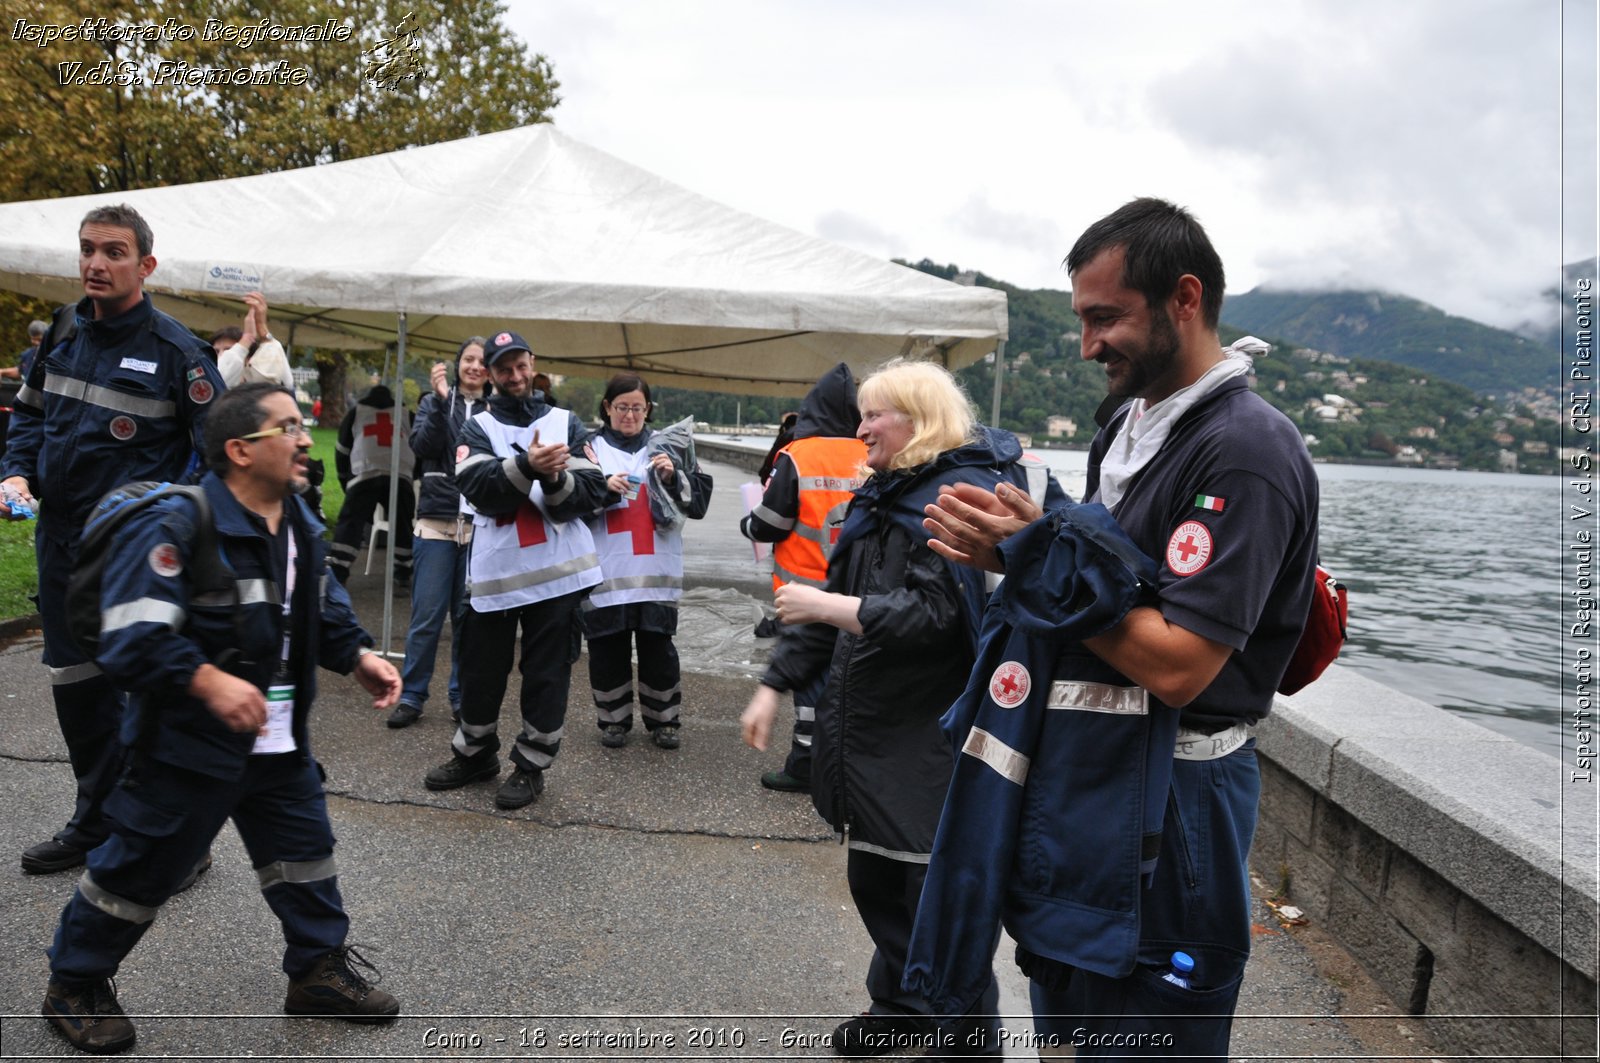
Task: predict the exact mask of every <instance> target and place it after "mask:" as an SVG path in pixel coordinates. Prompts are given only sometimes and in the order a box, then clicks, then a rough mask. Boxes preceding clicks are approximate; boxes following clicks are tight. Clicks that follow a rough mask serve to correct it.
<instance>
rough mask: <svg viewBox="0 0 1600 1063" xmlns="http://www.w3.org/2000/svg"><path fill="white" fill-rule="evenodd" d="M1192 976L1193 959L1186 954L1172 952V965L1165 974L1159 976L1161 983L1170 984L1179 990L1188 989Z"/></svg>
mask: <svg viewBox="0 0 1600 1063" xmlns="http://www.w3.org/2000/svg"><path fill="white" fill-rule="evenodd" d="M1192 974H1194V957H1193V956H1191V955H1189V954H1188V953H1187V952H1174V953H1173V954H1172V964H1171V966H1170V967H1169V968H1168V969H1167V971H1166V973H1165V974H1163V975H1162V976H1161V980H1162V981H1163V982H1171V983H1172V984H1173V985H1175V986H1178V987H1179V988H1181V989H1188V988H1189V977H1190V975H1192Z"/></svg>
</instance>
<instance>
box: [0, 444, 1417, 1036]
mask: <svg viewBox="0 0 1600 1063" xmlns="http://www.w3.org/2000/svg"><path fill="white" fill-rule="evenodd" d="M711 470H712V472H713V474H714V475H715V476H716V479H717V496H716V500H715V502H714V504H713V507H712V510H711V513H710V515H709V517H708V519H707V520H706V521H703V522H701V523H699V524H694V525H691V526H690V532H689V535H688V539H687V543H688V561H687V568H688V571H689V575H690V581H691V586H692V587H693V588H694V591H693V593H692V594H691V595H690V596H689V599H688V604H686V606H685V608H684V629H685V630H684V637H683V639H681V640H680V645H681V646H683V647H684V653H683V657H684V663H685V668H686V671H687V674H686V675H685V677H684V688H685V694H684V719H685V726H684V738H683V747H682V749H680V750H678V751H677V752H673V753H667V752H663V751H661V750H658V749H656V748H654V747H653V746H651V745H649V744H648V743H647V742H643V741H640V740H639V739H637V738H636V739H635V740H634V741H633V742H631V743H630V744H629V745H628V747H627V748H624V749H621V750H606V749H602V748H601V747H600V746H599V744H598V742H597V741H596V740H595V737H594V736H595V733H596V732H595V731H594V730H593V729H592V723H591V721H592V719H593V715H592V708H591V706H590V705H589V703H588V697H587V682H586V672H585V665H584V663H583V662H580V663H579V665H578V666H577V669H576V670H575V682H574V684H573V694H572V699H571V703H570V705H571V710H570V715H569V717H568V731H567V739H566V743H565V745H564V747H563V749H562V753H561V756H560V759H559V760H558V762H557V766H556V768H555V769H554V770H553V771H552V772H551V773H550V776H549V789H548V790H547V791H546V793H545V794H544V796H543V797H542V798H541V799H540V800H539V801H538V802H537V803H535V804H534V805H532V806H530V807H529V808H526V809H523V810H520V811H518V812H513V813H505V812H500V811H497V810H496V809H495V808H494V805H493V801H492V797H493V787H492V786H491V785H488V784H484V785H476V786H470V787H467V788H465V789H462V790H457V791H452V792H449V793H442V794H441V793H430V792H428V791H427V790H425V789H423V787H422V776H423V773H424V772H425V771H426V770H427V769H428V768H429V767H430V766H431V765H433V764H435V763H438V762H440V761H442V760H444V759H445V757H447V756H448V755H449V750H448V745H449V740H450V734H451V732H450V729H449V727H448V713H446V712H442V711H441V710H440V709H439V703H438V701H435V702H434V703H432V704H430V707H429V709H428V711H427V712H426V714H425V715H424V716H423V718H422V719H421V720H420V721H419V722H418V723H417V724H416V725H415V726H413V727H411V728H409V729H406V730H401V731H391V730H389V729H387V728H386V727H385V726H384V725H383V718H382V714H380V713H376V712H374V711H373V710H372V709H371V707H370V703H369V702H368V701H367V699H366V698H365V697H364V696H363V695H361V693H360V692H359V691H358V689H357V688H356V686H355V684H354V683H353V682H351V681H350V680H347V679H344V678H341V677H338V676H333V675H330V674H327V673H324V680H323V690H322V693H321V696H320V698H319V702H318V705H317V709H316V712H315V714H314V717H313V725H314V743H315V749H316V752H317V755H318V757H319V759H320V760H321V761H322V762H323V764H324V765H325V767H326V769H327V773H328V790H329V793H330V794H331V795H332V797H331V801H330V807H331V811H332V816H333V820H334V827H335V830H336V831H337V833H338V836H339V849H338V857H339V863H340V867H341V878H340V883H341V887H342V888H343V890H344V895H345V899H346V901H347V903H348V906H349V909H350V911H351V914H352V916H353V919H354V935H353V940H354V941H355V942H358V943H359V944H361V945H362V946H363V947H364V948H366V950H367V955H368V956H369V957H371V958H372V959H374V960H375V962H376V963H377V964H378V966H379V967H380V968H381V969H382V971H383V985H384V987H385V988H386V989H389V990H391V991H393V992H394V993H395V994H396V995H397V996H398V997H399V998H400V1000H401V1003H402V1006H403V1009H404V1013H405V1016H404V1018H403V1019H402V1020H401V1021H399V1022H397V1023H395V1024H394V1025H392V1026H387V1027H355V1026H350V1025H347V1024H344V1023H337V1022H329V1021H323V1020H305V1019H289V1018H285V1017H284V1016H282V1015H281V1014H280V1013H279V1009H280V1008H281V1005H282V998H283V993H284V988H285V980H284V978H283V975H282V974H281V972H280V971H279V969H278V961H279V959H280V951H279V950H280V935H279V931H278V928H277V926H276V923H275V921H274V920H273V918H272V916H271V914H270V913H269V912H268V910H267V908H266V905H265V904H264V903H262V901H261V898H260V896H259V893H258V891H257V888H256V884H255V876H254V874H253V873H252V872H251V870H250V868H249V865H248V860H247V858H246V857H245V854H244V851H243V848H242V847H241V845H240V844H239V841H238V838H237V835H236V834H234V832H233V831H232V830H227V831H225V832H224V834H223V836H222V837H221V838H220V839H219V840H218V842H217V844H216V849H215V852H216V866H215V868H214V869H213V870H212V871H211V872H210V873H209V874H208V875H207V876H206V877H205V878H203V879H202V880H201V882H200V883H199V884H198V885H197V886H196V887H195V888H194V889H193V890H191V891H189V892H188V893H186V894H183V895H180V896H179V897H177V898H175V899H174V900H173V901H172V902H171V903H170V904H169V905H168V906H167V907H166V909H165V910H164V911H163V912H162V914H161V916H160V918H159V919H158V920H157V921H156V923H155V924H154V925H153V926H152V928H151V930H150V932H149V933H148V934H147V935H146V937H145V939H144V940H143V941H142V942H141V944H140V945H139V947H138V948H137V949H136V950H135V951H134V952H133V954H132V955H131V956H130V957H129V959H128V961H127V963H126V964H125V965H124V966H123V969H122V972H121V974H120V975H119V976H118V989H119V993H120V996H121V999H122V1002H123V1005H124V1006H125V1007H126V1008H127V1010H128V1011H129V1012H130V1014H133V1015H135V1016H136V1018H137V1024H138V1028H139V1038H140V1039H139V1046H138V1052H139V1053H148V1054H149V1055H150V1056H157V1055H161V1056H169V1055H170V1056H184V1057H188V1058H235V1059H236V1058H241V1057H244V1056H253V1057H276V1058H289V1059H364V1058H384V1059H408V1058H438V1057H440V1056H454V1057H461V1058H479V1059H489V1058H499V1059H540V1058H542V1059H580V1058H590V1059H619V1058H667V1057H672V1056H688V1057H720V1058H759V1057H766V1056H773V1057H785V1058H796V1057H805V1056H808V1055H809V1056H814V1057H818V1058H832V1057H831V1053H830V1051H829V1049H828V1048H827V1047H826V1045H825V1044H824V1043H823V1042H822V1041H821V1038H823V1036H824V1035H826V1034H827V1033H828V1032H829V1031H831V1030H832V1028H833V1026H834V1025H835V1023H836V1022H837V1021H838V1020H839V1018H840V1017H842V1016H844V1015H848V1014H851V1013H853V1012H855V1011H858V1010H860V1009H861V1008H863V1007H865V1005H866V1003H867V1002H866V1000H865V999H864V997H863V994H862V989H861V979H862V976H863V974H864V972H865V969H866V965H867V961H868V958H869V957H870V955H871V944H870V942H869V940H868V938H867V936H866V933H865V932H864V931H863V929H862V927H861V924H860V921H859V920H858V919H857V917H856V915H855V912H854V909H853V908H852V906H851V902H850V895H849V892H848V890H847V889H846V887H845V882H844V850H843V848H842V847H841V846H840V845H839V844H837V841H836V840H835V838H834V837H833V835H832V834H831V833H830V832H829V831H828V829H827V828H826V826H825V825H824V824H823V823H822V822H821V820H820V819H819V818H818V817H817V816H816V815H815V813H814V812H813V811H812V810H811V808H810V804H809V801H807V800H806V799H805V798H804V797H796V796H794V795H786V794H775V793H770V792H768V791H766V790H763V789H761V787H760V786H759V785H758V784H757V782H756V777H757V775H758V774H759V773H760V772H761V771H763V770H766V769H769V768H775V767H778V766H779V765H780V764H781V761H782V751H781V750H772V751H769V752H768V753H766V754H758V753H756V752H754V751H753V750H750V749H748V748H746V747H745V746H744V745H743V744H742V743H741V742H740V739H739V732H738V715H739V712H740V711H741V709H742V708H743V706H744V703H745V701H746V700H747V698H748V696H749V693H750V690H751V680H749V679H748V678H743V677H744V676H747V675H750V674H753V673H754V672H755V671H757V670H758V669H759V666H760V660H761V657H762V655H763V654H764V653H765V649H764V647H763V644H760V643H758V642H757V641H756V640H755V639H754V638H753V637H752V636H751V635H750V634H749V628H750V626H751V625H752V624H753V622H754V620H753V618H754V617H755V616H758V615H759V614H760V608H761V606H760V598H759V597H758V596H761V595H764V593H765V592H764V587H765V584H766V580H765V577H764V576H763V575H762V574H761V573H760V572H758V571H757V570H756V568H755V566H754V564H753V562H752V561H751V560H750V558H751V551H750V547H749V545H748V544H747V543H745V542H744V540H742V539H740V538H739V537H738V535H737V531H736V530H734V522H735V518H736V515H737V514H738V513H739V512H740V507H739V504H738V498H737V491H736V485H737V483H738V482H739V481H740V480H742V479H747V478H748V476H746V475H745V474H741V473H739V472H737V471H736V470H735V469H733V468H732V467H730V466H724V465H712V466H711ZM359 571H360V565H359V564H358V566H357V572H358V573H359ZM352 591H353V592H354V597H355V599H356V603H357V608H358V611H359V612H360V613H361V615H362V617H363V619H364V620H365V621H366V622H367V623H368V624H369V626H371V627H373V628H374V629H376V628H377V627H378V626H379V624H380V622H381V617H382V613H383V603H382V584H381V580H380V578H379V576H378V574H377V573H376V572H375V573H374V574H373V575H372V576H370V577H367V576H362V575H359V574H358V575H357V576H355V577H354V579H353V581H352ZM405 610H406V606H405V603H404V602H403V601H402V603H401V604H400V606H399V608H398V609H397V610H396V611H397V613H399V614H400V616H401V617H402V619H401V620H400V622H399V624H398V625H397V626H398V627H400V628H402V629H403V625H404V619H403V617H404V615H405ZM401 641H403V639H402V638H399V637H397V638H396V643H397V644H398V643H399V642H401ZM38 653H39V641H38V639H37V637H31V636H24V637H22V638H21V639H19V640H17V641H15V642H13V643H12V644H11V645H9V646H8V647H6V648H5V649H3V650H0V690H3V691H4V692H5V693H4V694H3V695H0V765H3V767H0V801H3V802H4V806H5V810H6V811H5V815H4V816H3V817H0V859H3V860H4V862H5V867H6V868H9V870H0V876H4V877H6V878H7V881H8V882H9V885H8V886H7V887H6V889H5V890H4V891H3V893H0V958H3V960H4V962H5V963H6V965H7V966H8V968H9V970H8V973H7V975H6V976H5V977H4V978H0V1051H3V1053H4V1055H5V1056H6V1057H12V1056H17V1057H27V1056H41V1055H54V1054H60V1053H67V1052H70V1050H69V1049H67V1047H66V1045H65V1042H63V1041H61V1040H60V1039H58V1038H57V1037H55V1036H54V1034H53V1033H51V1032H50V1031H49V1030H48V1029H47V1028H46V1025H45V1023H44V1022H43V1020H41V1019H39V1018H38V1017H37V1015H38V1007H39V1002H40V999H41V997H42V991H43V987H44V983H45V980H46V964H45V956H44V950H45V948H46V947H47V945H48V944H49V940H50V936H51V934H52V932H53V928H54V925H55V921H56V917H57V915H58V913H59V912H60V909H61V906H62V904H63V903H64V902H65V901H66V899H67V897H68V896H69V894H70V891H71V889H72V885H73V882H74V881H75V875H72V874H62V875H54V876H45V877H34V876H25V875H23V874H21V872H20V871H19V870H18V868H17V863H16V854H17V853H19V852H20V851H21V850H22V849H23V848H25V847H26V846H27V845H30V844H32V843H34V842H36V841H39V840H41V839H42V838H44V837H45V836H46V835H47V834H48V833H49V832H50V831H52V830H54V829H55V828H57V827H58V826H59V825H60V822H61V817H62V815H63V813H64V812H65V811H66V809H67V807H68V796H69V793H70V786H71V773H70V770H69V769H68V766H67V763H66V753H65V748H64V746H63V745H62V742H61V739H60V736H59V734H58V733H57V731H56V724H55V718H54V713H53V711H52V709H51V703H50V695H49V687H48V684H47V681H46V678H45V674H44V671H43V669H42V668H41V667H40V666H39V664H38ZM441 659H442V657H441ZM515 687H516V679H515V677H513V680H512V691H511V692H510V693H509V694H508V697H507V701H508V702H510V703H514V701H515V697H516V690H515ZM436 697H437V695H436ZM439 700H442V698H441V699H439ZM513 716H514V714H513V712H512V711H511V710H508V711H507V713H506V715H505V716H504V717H503V722H504V725H505V726H506V727H507V728H512V727H514V724H513ZM1260 921H1261V924H1262V926H1261V931H1262V932H1261V936H1260V937H1259V938H1258V945H1259V948H1258V950H1257V954H1256V957H1255V958H1254V959H1253V960H1252V963H1251V966H1250V969H1249V972H1248V974H1247V976H1246V987H1245V991H1244V999H1243V1004H1242V1007H1241V1012H1242V1014H1241V1018H1240V1020H1239V1022H1238V1024H1237V1027H1236V1035H1235V1038H1234V1049H1235V1053H1236V1054H1237V1056H1238V1057H1239V1058H1291V1057H1292V1058H1297V1059H1305V1058H1353V1057H1358V1056H1364V1057H1367V1058H1371V1057H1373V1056H1375V1055H1382V1056H1386V1057H1388V1058H1400V1054H1399V1053H1400V1052H1402V1051H1403V1050H1404V1048H1403V1046H1404V1044H1405V1041H1404V1036H1405V1035H1404V1032H1403V1031H1401V1032H1400V1033H1398V1034H1397V1033H1396V1025H1397V1024H1396V1021H1395V1020H1394V1019H1381V1020H1380V1019H1369V1020H1358V1019H1355V1018H1351V1017H1348V1016H1347V1017H1345V1018H1329V1017H1328V1016H1333V1015H1336V1014H1338V1013H1340V1012H1341V1011H1342V1010H1349V1006H1348V1005H1347V1004H1345V1003H1344V1001H1345V1000H1346V999H1349V998H1347V997H1346V996H1345V994H1344V993H1342V992H1341V990H1340V989H1339V988H1336V987H1335V986H1334V985H1333V984H1332V983H1331V982H1329V981H1328V980H1326V979H1324V978H1322V977H1320V976H1319V975H1318V974H1317V973H1316V967H1315V965H1314V963H1313V954H1312V953H1311V952H1309V951H1308V949H1307V948H1306V945H1305V943H1304V942H1303V941H1302V940H1301V939H1300V938H1299V937H1298V936H1297V934H1295V933H1289V932H1285V931H1283V930H1281V929H1280V928H1279V927H1278V924H1277V923H1276V922H1275V921H1273V919H1272V918H1271V916H1270V914H1269V913H1268V912H1267V910H1266V909H1265V908H1264V907H1263V908H1262V909H1261V917H1260ZM997 970H998V971H999V973H1000V975H1001V978H1002V984H1003V987H1004V991H1005V993H1004V996H1003V998H1002V1007H1003V1009H1004V1010H1005V1011H1006V1012H1007V1013H1008V1015H1009V1018H1008V1019H1007V1021H1006V1025H1007V1028H1008V1030H1010V1031H1011V1032H1012V1033H1013V1035H1014V1036H1015V1039H1016V1043H1014V1044H1013V1045H1012V1048H1011V1051H1010V1052H1009V1053H1008V1054H1009V1055H1011V1056H1013V1057H1015V1058H1032V1057H1033V1055H1034V1053H1033V1052H1032V1051H1030V1050H1028V1049H1027V1048H1026V1047H1025V1045H1024V1044H1023V1036H1024V1034H1025V1031H1026V1030H1027V1029H1028V1019H1027V1011H1028V1009H1027V1005H1026V986H1025V984H1024V983H1023V981H1022V979H1021V977H1020V976H1019V974H1018V973H1017V970H1016V968H1015V966H1014V965H1013V964H1012V963H1011V962H1010V955H1009V951H1007V950H1006V949H1005V947H1004V946H1003V947H1002V953H1001V956H1000V959H999V961H998V963H997ZM1347 981H1348V982H1349V983H1350V984H1347V985H1346V986H1345V993H1352V992H1353V993H1356V994H1357V996H1356V998H1355V999H1358V1000H1367V999H1376V998H1367V997H1361V996H1360V995H1359V994H1360V993H1361V992H1362V991H1363V990H1362V985H1361V984H1360V983H1361V982H1362V979H1361V977H1360V975H1359V972H1356V973H1354V974H1350V975H1348V976H1347ZM1367 992H1370V990H1367ZM1380 1004H1381V1010H1383V1011H1390V1010H1392V1005H1388V1004H1387V1003H1382V1002H1380ZM1359 1010H1360V1011H1363V1012H1364V1011H1368V1010H1370V1007H1369V1006H1367V1005H1361V1006H1360V1007H1359ZM669 1039H670V1040H669ZM1397 1044H1398V1045H1400V1046H1401V1047H1399V1048H1397V1047H1396V1045H1397ZM133 1058H142V1057H140V1056H137V1055H136V1056H134V1057H133Z"/></svg>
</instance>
